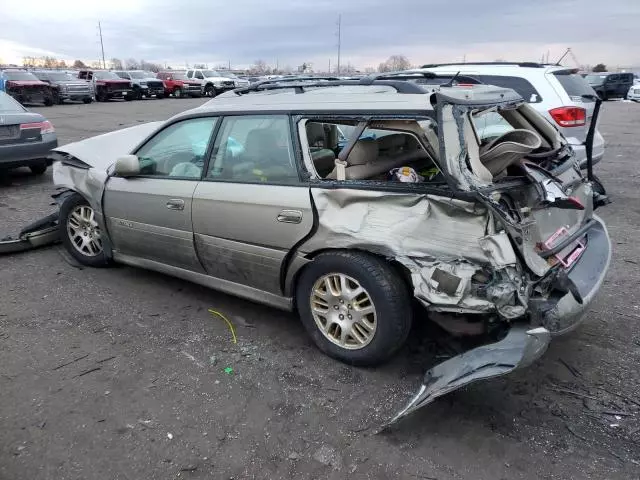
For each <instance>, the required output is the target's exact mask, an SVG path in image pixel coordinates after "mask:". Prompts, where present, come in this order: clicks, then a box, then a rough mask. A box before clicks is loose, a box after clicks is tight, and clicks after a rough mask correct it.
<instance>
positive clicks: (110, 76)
mask: <svg viewBox="0 0 640 480" xmlns="http://www.w3.org/2000/svg"><path fill="white" fill-rule="evenodd" d="M93 78H97V79H98V80H122V79H121V78H120V77H119V76H118V75H116V74H115V73H113V72H93Z"/></svg>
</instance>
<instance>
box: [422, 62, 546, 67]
mask: <svg viewBox="0 0 640 480" xmlns="http://www.w3.org/2000/svg"><path fill="white" fill-rule="evenodd" d="M462 65H516V66H518V67H530V68H543V67H546V66H547V65H545V64H542V63H538V62H466V63H427V64H426V65H422V67H420V68H435V67H454V66H462Z"/></svg>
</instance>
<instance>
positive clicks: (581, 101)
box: [547, 69, 597, 142]
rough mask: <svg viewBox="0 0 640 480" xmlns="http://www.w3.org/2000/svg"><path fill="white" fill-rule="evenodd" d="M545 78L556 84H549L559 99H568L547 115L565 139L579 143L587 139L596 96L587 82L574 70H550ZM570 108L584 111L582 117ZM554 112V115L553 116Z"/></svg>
mask: <svg viewBox="0 0 640 480" xmlns="http://www.w3.org/2000/svg"><path fill="white" fill-rule="evenodd" d="M547 76H551V77H553V79H555V80H557V82H553V81H552V82H551V85H552V86H553V88H554V89H556V90H558V89H561V91H559V92H558V94H559V95H560V98H562V99H565V98H566V97H567V96H568V97H569V101H570V102H569V103H567V102H564V101H563V104H565V103H566V104H565V105H562V106H561V107H558V108H556V109H552V110H551V111H550V112H549V114H550V115H551V116H552V117H553V118H554V120H555V121H556V124H557V126H558V127H560V129H561V131H562V132H563V133H564V134H565V135H566V136H567V137H575V138H577V139H578V140H580V141H581V142H584V141H585V140H586V138H587V131H588V130H589V125H590V123H591V119H592V118H593V111H594V109H595V104H596V102H595V98H596V97H597V94H596V92H595V90H594V89H593V88H591V86H590V85H589V84H588V83H587V81H586V80H585V79H584V78H583V77H582V76H580V75H578V73H577V70H575V69H563V70H552V71H550V72H549V73H547ZM572 107H576V108H579V109H580V108H581V109H584V110H585V114H584V116H582V114H581V113H580V112H579V111H572ZM554 110H555V114H554Z"/></svg>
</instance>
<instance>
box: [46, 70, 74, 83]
mask: <svg viewBox="0 0 640 480" xmlns="http://www.w3.org/2000/svg"><path fill="white" fill-rule="evenodd" d="M44 75H45V76H46V78H48V79H49V80H53V81H54V82H66V81H67V80H73V79H72V78H71V75H69V74H67V73H64V72H47V73H45V74H44Z"/></svg>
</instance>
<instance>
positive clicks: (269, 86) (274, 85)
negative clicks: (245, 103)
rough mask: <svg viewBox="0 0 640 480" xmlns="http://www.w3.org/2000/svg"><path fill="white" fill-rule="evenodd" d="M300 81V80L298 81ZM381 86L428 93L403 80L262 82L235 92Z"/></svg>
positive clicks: (300, 90) (299, 91)
mask: <svg viewBox="0 0 640 480" xmlns="http://www.w3.org/2000/svg"><path fill="white" fill-rule="evenodd" d="M297 80H299V79H297ZM369 85H381V86H388V87H391V88H394V89H395V90H396V92H398V93H420V94H424V93H427V92H426V91H425V90H424V89H422V88H420V87H419V86H418V85H417V84H415V83H410V82H406V81H403V80H376V81H373V82H367V83H363V82H362V81H361V80H320V81H309V80H306V81H291V82H266V83H263V82H260V83H255V84H253V85H249V86H248V87H243V88H237V89H235V90H234V92H235V93H236V95H244V94H247V93H253V92H263V91H266V90H287V89H294V90H295V92H296V93H304V92H305V89H308V88H318V87H346V86H351V87H354V86H355V87H357V86H369Z"/></svg>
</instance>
